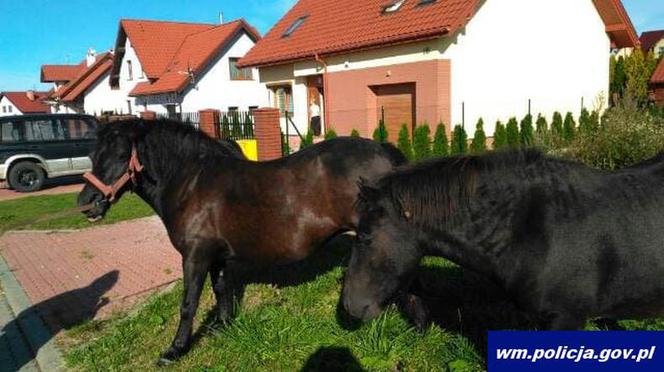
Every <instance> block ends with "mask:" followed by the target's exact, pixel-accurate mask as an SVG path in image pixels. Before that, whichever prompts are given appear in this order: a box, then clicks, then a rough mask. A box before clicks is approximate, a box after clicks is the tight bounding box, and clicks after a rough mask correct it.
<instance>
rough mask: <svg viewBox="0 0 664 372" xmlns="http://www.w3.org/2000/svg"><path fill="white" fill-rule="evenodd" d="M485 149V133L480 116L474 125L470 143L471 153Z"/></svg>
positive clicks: (479, 152) (481, 151) (477, 152)
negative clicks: (473, 134) (473, 133)
mask: <svg viewBox="0 0 664 372" xmlns="http://www.w3.org/2000/svg"><path fill="white" fill-rule="evenodd" d="M485 151H486V133H484V120H482V118H480V119H479V120H478V121H477V125H476V126H475V136H474V137H473V141H472V142H471V143H470V153H471V154H481V153H483V152H485Z"/></svg>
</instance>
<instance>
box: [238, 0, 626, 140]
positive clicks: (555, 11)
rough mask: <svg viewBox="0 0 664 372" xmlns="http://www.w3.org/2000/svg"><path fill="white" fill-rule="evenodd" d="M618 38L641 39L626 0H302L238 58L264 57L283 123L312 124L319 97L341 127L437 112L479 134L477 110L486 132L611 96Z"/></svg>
mask: <svg viewBox="0 0 664 372" xmlns="http://www.w3.org/2000/svg"><path fill="white" fill-rule="evenodd" d="M612 44H613V45H615V46H616V47H618V48H625V47H634V46H636V45H638V37H637V34H636V32H635V30H634V27H633V26H632V23H631V21H630V19H629V17H628V15H627V13H626V11H625V9H624V7H623V5H622V3H621V1H620V0H543V1H532V0H505V1H482V0H391V1H380V0H336V1H329V0H299V1H298V2H297V3H296V4H295V5H294V6H293V7H292V8H291V9H290V11H288V12H287V14H286V15H285V16H284V17H283V18H282V19H281V20H280V21H279V22H278V23H277V24H276V25H275V26H274V27H273V28H272V29H271V30H270V31H269V32H268V33H267V35H265V36H264V37H263V39H261V40H260V41H259V42H258V43H257V44H256V46H255V47H254V48H253V49H252V50H251V51H250V52H249V53H247V55H246V56H245V57H244V58H243V59H242V60H241V61H240V66H242V67H258V68H259V70H260V79H261V82H262V83H265V84H266V87H267V88H268V95H269V100H270V104H271V106H273V107H277V108H279V109H281V110H282V112H283V113H284V118H283V119H282V126H283V128H282V129H283V130H285V129H286V128H285V125H286V122H287V121H292V122H293V125H294V126H296V127H297V128H298V129H299V130H300V132H306V131H307V130H308V125H309V123H310V122H311V117H312V116H315V113H316V112H317V111H318V110H316V108H315V107H314V105H312V102H313V103H315V106H318V107H319V108H321V109H322V114H321V116H322V119H323V120H322V121H323V126H324V127H327V128H334V129H335V130H336V131H337V132H338V133H339V134H341V135H348V134H349V133H350V132H351V130H352V129H357V130H359V131H360V133H361V134H363V135H364V136H369V135H371V133H372V131H373V130H374V129H375V128H376V126H377V125H378V123H379V120H380V119H384V122H385V124H386V126H387V129H388V133H389V135H390V138H391V139H392V140H395V139H396V136H397V133H398V131H399V128H400V127H401V126H402V125H403V124H406V125H407V127H409V128H410V129H411V130H412V129H413V128H414V127H415V126H416V125H419V124H420V123H425V122H426V123H429V124H430V125H435V124H436V123H438V122H440V121H443V122H444V123H446V124H447V128H448V130H449V129H450V127H451V125H456V124H461V125H464V126H465V128H466V130H467V131H468V133H469V135H470V136H471V137H472V136H473V134H474V128H475V123H476V122H477V120H478V119H479V118H483V119H484V122H485V130H486V131H487V132H488V134H489V135H491V134H492V133H493V130H494V123H496V121H497V120H501V121H503V122H505V121H506V120H508V119H509V118H510V117H512V116H517V117H523V116H525V115H526V114H527V113H528V112H531V113H532V114H533V115H537V114H538V113H542V114H544V115H546V116H547V117H548V118H549V119H550V118H551V116H552V114H553V112H555V111H560V112H566V111H571V112H574V113H578V112H579V111H580V110H581V107H582V106H584V107H588V108H592V107H593V105H595V104H598V105H600V104H604V106H605V107H606V104H607V97H608V91H609V55H610V50H611V46H612ZM286 112H288V113H289V117H290V119H288V120H287V119H286V118H285V113H286ZM312 113H313V114H314V115H312ZM577 115H578V114H577ZM289 132H290V133H293V132H294V130H293V129H292V128H291V129H290V131H289Z"/></svg>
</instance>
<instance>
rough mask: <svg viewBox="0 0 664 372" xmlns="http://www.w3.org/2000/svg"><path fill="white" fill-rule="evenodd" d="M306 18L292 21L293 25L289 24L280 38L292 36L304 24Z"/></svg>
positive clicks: (302, 17) (306, 16)
mask: <svg viewBox="0 0 664 372" xmlns="http://www.w3.org/2000/svg"><path fill="white" fill-rule="evenodd" d="M307 18H309V16H308V15H305V16H301V17H298V18H297V19H296V20H295V21H293V23H291V25H290V26H288V28H287V29H286V31H284V33H283V34H281V37H282V38H286V37H290V36H291V35H293V33H294V32H295V31H297V30H298V29H299V28H300V27H302V25H303V24H304V22H306V20H307Z"/></svg>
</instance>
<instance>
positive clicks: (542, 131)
mask: <svg viewBox="0 0 664 372" xmlns="http://www.w3.org/2000/svg"><path fill="white" fill-rule="evenodd" d="M535 128H536V129H535V145H536V146H538V147H541V148H544V149H548V148H549V147H551V136H550V133H549V124H548V123H547V122H546V118H545V117H544V116H542V114H538V115H537V121H536V122H535Z"/></svg>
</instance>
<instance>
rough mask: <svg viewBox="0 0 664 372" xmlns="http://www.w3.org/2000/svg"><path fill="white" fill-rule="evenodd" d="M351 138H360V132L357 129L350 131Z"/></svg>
mask: <svg viewBox="0 0 664 372" xmlns="http://www.w3.org/2000/svg"><path fill="white" fill-rule="evenodd" d="M350 136H351V137H359V136H360V132H358V131H357V129H353V130H352V131H350Z"/></svg>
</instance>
